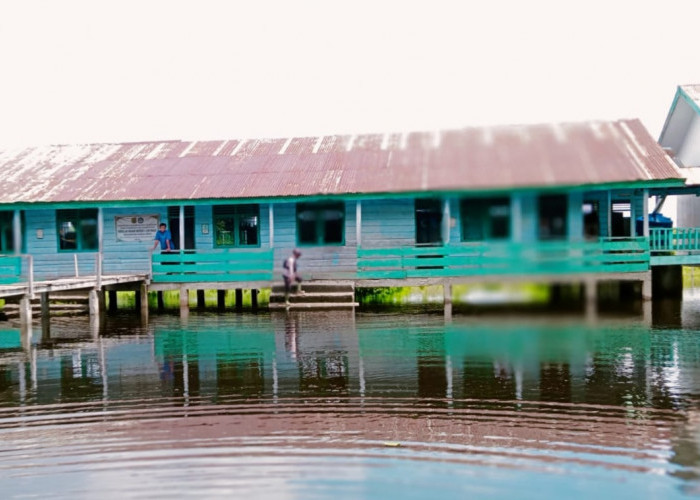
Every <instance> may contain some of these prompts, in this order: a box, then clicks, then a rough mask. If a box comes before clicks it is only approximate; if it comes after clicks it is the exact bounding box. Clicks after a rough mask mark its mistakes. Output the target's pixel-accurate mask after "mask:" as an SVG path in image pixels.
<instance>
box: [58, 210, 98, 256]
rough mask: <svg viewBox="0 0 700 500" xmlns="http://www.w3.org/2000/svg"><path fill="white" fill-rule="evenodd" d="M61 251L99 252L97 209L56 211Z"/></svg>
mask: <svg viewBox="0 0 700 500" xmlns="http://www.w3.org/2000/svg"><path fill="white" fill-rule="evenodd" d="M56 224H57V229H58V249H59V250H77V251H81V250H97V246H98V242H97V209H96V208H86V209H80V210H56Z"/></svg>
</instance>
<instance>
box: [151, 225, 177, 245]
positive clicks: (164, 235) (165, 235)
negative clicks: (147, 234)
mask: <svg viewBox="0 0 700 500" xmlns="http://www.w3.org/2000/svg"><path fill="white" fill-rule="evenodd" d="M153 240H154V241H155V243H154V244H153V250H155V249H156V247H157V246H158V243H160V249H161V251H163V252H169V251H171V250H175V245H173V237H172V235H171V234H170V230H169V229H167V226H166V225H165V223H164V222H161V224H160V226H159V227H158V231H156V236H155V238H153Z"/></svg>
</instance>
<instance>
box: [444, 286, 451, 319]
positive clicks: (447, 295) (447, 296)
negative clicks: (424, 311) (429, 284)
mask: <svg viewBox="0 0 700 500" xmlns="http://www.w3.org/2000/svg"><path fill="white" fill-rule="evenodd" d="M442 296H443V307H444V309H445V321H448V322H449V321H452V285H451V284H450V283H444V284H443V285H442Z"/></svg>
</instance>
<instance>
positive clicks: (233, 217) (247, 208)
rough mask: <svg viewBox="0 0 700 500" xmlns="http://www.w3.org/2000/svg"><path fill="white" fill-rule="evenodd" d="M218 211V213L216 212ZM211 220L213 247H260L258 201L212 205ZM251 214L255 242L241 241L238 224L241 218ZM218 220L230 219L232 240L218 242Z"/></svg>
mask: <svg viewBox="0 0 700 500" xmlns="http://www.w3.org/2000/svg"><path fill="white" fill-rule="evenodd" d="M217 212H218V213H217ZM211 215H212V222H213V226H214V235H213V242H212V243H213V246H214V248H260V245H261V231H260V205H259V204H258V203H246V204H242V205H214V206H213V207H212V214H211ZM251 215H253V216H254V217H255V218H256V236H257V242H256V243H241V235H240V231H239V229H240V224H241V219H242V218H244V217H249V216H251ZM220 220H228V221H231V223H232V227H233V228H234V229H233V231H232V236H233V241H232V242H231V243H218V239H219V231H220V229H219V226H218V222H219V221H220Z"/></svg>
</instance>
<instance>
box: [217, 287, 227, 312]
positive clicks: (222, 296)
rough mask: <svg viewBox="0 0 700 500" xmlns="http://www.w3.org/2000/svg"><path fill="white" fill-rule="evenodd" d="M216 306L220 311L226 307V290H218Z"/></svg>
mask: <svg viewBox="0 0 700 500" xmlns="http://www.w3.org/2000/svg"><path fill="white" fill-rule="evenodd" d="M216 307H217V308H218V309H219V311H223V310H224V309H226V290H217V291H216Z"/></svg>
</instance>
